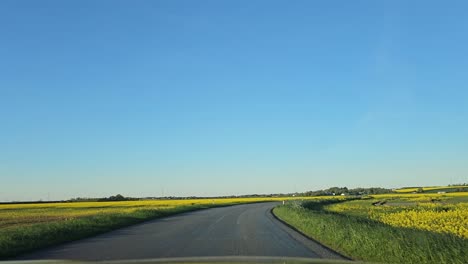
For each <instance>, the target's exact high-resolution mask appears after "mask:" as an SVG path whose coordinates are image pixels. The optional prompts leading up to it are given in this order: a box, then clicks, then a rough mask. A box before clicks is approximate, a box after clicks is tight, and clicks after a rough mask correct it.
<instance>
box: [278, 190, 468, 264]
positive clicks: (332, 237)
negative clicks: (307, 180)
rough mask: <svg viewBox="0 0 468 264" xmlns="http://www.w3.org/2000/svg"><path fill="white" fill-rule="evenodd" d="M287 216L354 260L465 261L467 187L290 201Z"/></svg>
mask: <svg viewBox="0 0 468 264" xmlns="http://www.w3.org/2000/svg"><path fill="white" fill-rule="evenodd" d="M274 213H275V214H276V215H277V216H278V217H279V218H281V219H282V220H283V221H285V222H288V223H289V224H290V225H292V226H294V227H296V228H297V229H299V230H300V231H302V232H303V233H305V234H307V235H308V236H309V237H312V238H314V239H316V240H318V241H320V242H321V243H322V244H324V245H327V246H328V247H330V248H333V249H335V250H337V251H338V252H340V253H342V254H343V255H346V256H348V257H350V258H352V259H355V260H364V261H375V262H384V263H388V262H389V263H460V264H462V263H467V261H468V253H467V251H466V248H468V193H466V192H465V193H447V194H437V193H431V194H429V193H425V194H411V193H410V194H382V195H372V196H368V197H359V198H358V197H349V198H347V199H346V200H341V201H339V200H313V201H304V202H292V203H289V204H287V205H284V206H279V207H277V208H275V209H274Z"/></svg>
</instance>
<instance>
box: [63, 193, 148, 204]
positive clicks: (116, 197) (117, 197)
mask: <svg viewBox="0 0 468 264" xmlns="http://www.w3.org/2000/svg"><path fill="white" fill-rule="evenodd" d="M136 200H140V199H139V198H132V197H125V196H123V195H121V194H117V195H112V196H109V197H104V198H83V197H78V198H73V199H70V200H69V201H70V202H111V201H136Z"/></svg>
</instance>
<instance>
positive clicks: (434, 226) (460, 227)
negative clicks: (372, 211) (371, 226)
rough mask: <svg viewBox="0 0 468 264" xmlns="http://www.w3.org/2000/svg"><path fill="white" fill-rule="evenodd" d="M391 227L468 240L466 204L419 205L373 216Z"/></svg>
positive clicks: (467, 205) (467, 204) (467, 208)
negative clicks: (454, 236)
mask: <svg viewBox="0 0 468 264" xmlns="http://www.w3.org/2000/svg"><path fill="white" fill-rule="evenodd" d="M374 218H375V219H376V220H379V221H381V222H383V223H385V224H388V225H391V226H399V227H407V228H416V229H423V230H427V231H432V232H437V233H449V234H454V235H456V236H459V237H463V238H467V239H468V203H460V204H456V205H444V206H438V205H432V204H420V205H419V206H418V208H415V209H410V210H403V211H400V212H394V213H388V214H385V213H384V214H377V215H375V216H374Z"/></svg>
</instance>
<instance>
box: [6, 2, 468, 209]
mask: <svg viewBox="0 0 468 264" xmlns="http://www.w3.org/2000/svg"><path fill="white" fill-rule="evenodd" d="M467 8H468V4H467V3H466V1H370V0H369V1H214V0H213V1H174V0H171V1H136V2H135V1H1V2H0V76H1V77H0V126H1V127H0V149H1V151H0V182H1V187H0V200H2V201H11V200H31V199H47V198H48V197H50V199H64V198H70V197H77V196H81V197H83V196H85V197H86V196H87V197H95V196H108V195H112V194H116V193H122V194H123V195H128V196H159V195H162V194H164V195H180V196H186V195H187V196H188V195H230V194H246V193H275V192H293V191H306V190H315V189H321V188H326V187H330V186H348V187H358V186H362V187H369V186H382V187H399V186H413V185H440V184H450V183H458V182H467V181H468V138H467V135H468V122H467V121H468V85H467V83H468V82H467V81H468V74H467V72H468V48H467V47H468V34H466V33H467V31H468V17H467V16H466V12H465V11H466V10H467Z"/></svg>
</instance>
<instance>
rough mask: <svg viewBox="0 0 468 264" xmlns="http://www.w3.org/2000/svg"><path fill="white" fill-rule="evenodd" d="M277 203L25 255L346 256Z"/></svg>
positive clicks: (189, 216)
mask: <svg viewBox="0 0 468 264" xmlns="http://www.w3.org/2000/svg"><path fill="white" fill-rule="evenodd" d="M277 204H278V203H256V204H245V205H236V206H229V207H220V208H213V209H207V210H200V211H195V212H190V213H184V214H179V215H175V216H171V217H166V218H161V219H156V220H152V221H148V222H145V223H142V224H138V225H134V226H130V227H126V228H122V229H119V230H115V231H112V232H109V233H106V234H102V235H98V236H95V237H92V238H87V239H83V240H80V241H76V242H71V243H66V244H63V245H60V246H56V247H53V248H49V249H45V250H40V251H37V252H33V253H30V254H27V255H23V256H21V257H20V258H19V259H22V260H26V259H75V260H125V259H151V258H168V257H196V256H284V257H311V258H321V257H325V258H340V257H339V256H336V255H335V254H333V253H332V252H330V251H328V250H327V249H325V248H323V247H321V246H320V245H318V244H317V243H315V242H313V241H311V240H308V239H307V238H305V237H303V236H301V235H300V234H298V233H297V232H295V231H294V230H292V229H290V228H288V227H286V226H285V225H284V224H282V223H281V222H279V221H278V220H276V219H275V218H274V217H273V216H272V215H271V213H270V210H271V209H272V208H273V207H274V206H275V205H277Z"/></svg>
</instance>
